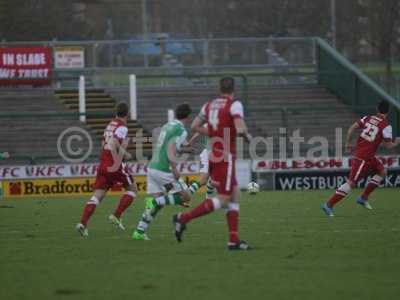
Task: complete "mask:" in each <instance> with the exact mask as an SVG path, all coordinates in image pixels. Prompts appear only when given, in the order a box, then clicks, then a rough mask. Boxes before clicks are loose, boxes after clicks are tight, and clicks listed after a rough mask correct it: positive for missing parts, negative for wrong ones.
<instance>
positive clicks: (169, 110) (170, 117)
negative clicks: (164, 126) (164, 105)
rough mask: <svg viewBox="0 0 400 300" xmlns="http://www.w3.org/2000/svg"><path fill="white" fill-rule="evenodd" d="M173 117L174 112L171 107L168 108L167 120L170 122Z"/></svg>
mask: <svg viewBox="0 0 400 300" xmlns="http://www.w3.org/2000/svg"><path fill="white" fill-rule="evenodd" d="M174 119H175V112H174V110H173V109H168V122H172V121H173V120H174Z"/></svg>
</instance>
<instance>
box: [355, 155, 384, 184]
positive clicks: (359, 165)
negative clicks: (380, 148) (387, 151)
mask: <svg viewBox="0 0 400 300" xmlns="http://www.w3.org/2000/svg"><path fill="white" fill-rule="evenodd" d="M384 170H385V167H384V166H383V164H382V163H381V161H380V160H379V159H377V158H376V157H374V158H371V159H368V160H362V159H359V158H356V157H354V158H353V159H352V161H351V170H350V174H349V180H350V181H351V182H354V183H357V182H358V181H359V180H361V179H363V178H364V177H367V176H368V175H370V174H371V173H372V174H378V173H381V172H383V171H384Z"/></svg>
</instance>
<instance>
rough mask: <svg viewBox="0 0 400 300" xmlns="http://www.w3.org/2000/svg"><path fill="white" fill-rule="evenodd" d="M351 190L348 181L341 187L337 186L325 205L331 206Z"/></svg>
mask: <svg viewBox="0 0 400 300" xmlns="http://www.w3.org/2000/svg"><path fill="white" fill-rule="evenodd" d="M350 191H351V186H350V185H349V184H348V183H345V184H343V185H342V186H341V187H339V188H338V189H337V190H336V192H335V194H333V195H332V197H331V198H330V199H329V200H328V202H327V205H328V206H329V207H330V208H332V207H334V206H335V205H336V203H338V202H339V201H340V200H342V199H343V198H344V197H346V196H347V195H348V194H349V193H350Z"/></svg>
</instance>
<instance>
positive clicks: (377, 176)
mask: <svg viewBox="0 0 400 300" xmlns="http://www.w3.org/2000/svg"><path fill="white" fill-rule="evenodd" d="M388 113H389V103H387V102H386V101H381V102H380V103H379V104H378V107H377V114H376V115H373V116H365V117H363V118H361V119H360V120H358V121H357V122H355V123H354V124H353V125H352V126H351V127H350V128H349V130H348V132H347V140H346V150H347V151H351V150H352V148H353V147H352V145H351V137H352V135H353V133H354V131H355V130H356V129H361V134H360V136H359V138H358V140H357V145H356V148H355V149H354V152H353V159H352V162H351V170H350V174H349V177H348V180H347V182H346V183H345V184H343V185H342V186H341V187H339V188H338V189H337V190H336V192H335V194H333V195H332V197H331V198H330V199H329V200H328V202H326V203H325V204H324V205H322V210H323V211H324V212H325V214H326V215H328V216H333V207H334V206H335V205H336V204H337V203H338V202H339V201H340V200H342V199H343V198H344V197H346V196H347V195H348V194H349V193H350V191H351V189H352V188H354V187H355V186H356V184H357V182H358V181H359V180H361V179H362V178H365V177H366V176H368V175H369V174H371V173H372V174H374V175H373V177H372V179H371V180H370V181H369V183H368V185H367V186H366V188H365V190H364V192H363V194H362V195H361V196H360V197H358V199H357V203H358V204H360V205H362V206H364V207H365V208H367V209H372V207H371V205H370V204H369V202H368V197H369V195H370V194H371V193H372V192H373V191H374V190H375V189H376V188H377V187H378V186H379V185H380V183H381V182H382V180H383V179H384V177H385V176H386V170H385V168H384V166H383V164H382V163H381V161H380V160H379V159H378V158H377V157H376V156H375V155H376V152H377V150H378V147H379V146H380V145H381V144H383V145H384V146H385V147H386V148H387V149H393V148H395V147H396V146H398V145H399V144H400V138H396V139H395V140H394V141H393V135H392V126H391V125H390V124H389V122H388V120H387V115H388Z"/></svg>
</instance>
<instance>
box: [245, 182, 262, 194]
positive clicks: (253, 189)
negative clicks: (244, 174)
mask: <svg viewBox="0 0 400 300" xmlns="http://www.w3.org/2000/svg"><path fill="white" fill-rule="evenodd" d="M259 191H260V186H259V185H258V183H256V182H250V183H249V184H248V185H247V192H248V193H249V194H250V195H255V194H257V193H258V192H259Z"/></svg>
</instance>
